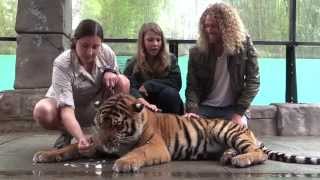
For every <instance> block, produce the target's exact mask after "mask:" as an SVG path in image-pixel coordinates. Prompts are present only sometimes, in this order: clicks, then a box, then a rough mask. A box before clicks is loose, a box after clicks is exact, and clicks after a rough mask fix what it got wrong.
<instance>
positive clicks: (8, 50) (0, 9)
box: [0, 0, 17, 54]
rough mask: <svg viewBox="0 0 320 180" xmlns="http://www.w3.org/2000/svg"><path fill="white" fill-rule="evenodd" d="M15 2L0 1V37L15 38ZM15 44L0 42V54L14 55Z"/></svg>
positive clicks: (8, 0)
mask: <svg viewBox="0 0 320 180" xmlns="http://www.w3.org/2000/svg"><path fill="white" fill-rule="evenodd" d="M16 13H17V1H16V0H1V1H0V24H1V26H0V37H15V36H16V32H15V30H14V27H15V23H16ZM15 44H16V43H12V42H0V54H15V52H16V45H15Z"/></svg>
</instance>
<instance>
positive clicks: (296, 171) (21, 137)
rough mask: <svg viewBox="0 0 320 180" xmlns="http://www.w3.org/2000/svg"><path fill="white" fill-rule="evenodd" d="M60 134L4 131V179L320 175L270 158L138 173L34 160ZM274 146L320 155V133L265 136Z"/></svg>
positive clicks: (0, 164)
mask: <svg viewBox="0 0 320 180" xmlns="http://www.w3.org/2000/svg"><path fill="white" fill-rule="evenodd" d="M55 139H56V134H45V133H37V134H35V133H13V134H6V135H0V179H77V180H81V179H90V180H95V179H120V180H125V179H130V180H134V179H148V180H153V179H168V180H176V179H188V180H196V179H222V180H223V179H228V180H233V179H237V180H239V179H240V180H241V179H246V180H250V179H261V180H264V179H268V180H273V179H279V178H281V179H282V178H286V179H287V178H290V179H307V178H308V179H310V178H314V179H316V178H320V165H319V166H318V165H298V164H287V163H282V162H275V161H271V160H268V161H267V162H266V163H264V164H262V165H257V166H252V167H249V168H243V169H238V168H233V167H227V166H221V165H219V164H218V163H217V162H215V161H175V162H170V163H167V164H163V165H158V166H152V167H146V168H143V169H142V170H141V171H140V172H139V173H136V174H115V173H113V172H112V171H111V167H112V161H110V160H109V161H108V160H94V159H87V160H81V161H76V162H65V163H52V164H33V163H32V156H33V154H34V153H35V152H36V151H37V150H40V149H48V148H50V147H51V146H52V143H53V142H54V141H55ZM260 139H261V140H262V141H263V142H264V143H265V145H266V146H268V147H269V148H271V149H273V150H277V151H282V152H287V153H295V154H301V155H312V156H319V157H320V141H319V139H320V137H262V138H260Z"/></svg>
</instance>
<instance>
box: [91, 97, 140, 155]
mask: <svg viewBox="0 0 320 180" xmlns="http://www.w3.org/2000/svg"><path fill="white" fill-rule="evenodd" d="M143 108H144V105H143V104H141V103H140V102H139V101H138V100H137V99H136V98H134V97H133V96H130V95H128V94H123V93H120V94H116V95H113V96H111V97H110V98H108V99H106V100H105V101H103V102H102V103H101V104H100V105H98V108H97V112H96V115H95V119H94V122H95V127H96V129H97V131H98V135H99V139H100V141H101V143H102V148H103V149H104V151H106V152H107V153H121V152H120V151H122V149H127V150H130V149H129V148H130V147H131V146H132V145H134V144H135V143H136V142H137V141H138V140H139V138H140V136H141V134H142V131H143V126H144V124H145V122H144V119H143V112H144V111H143Z"/></svg>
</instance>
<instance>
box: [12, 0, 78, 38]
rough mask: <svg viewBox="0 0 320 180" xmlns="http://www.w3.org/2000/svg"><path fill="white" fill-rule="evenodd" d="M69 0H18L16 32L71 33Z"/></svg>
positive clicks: (68, 34)
mask: <svg viewBox="0 0 320 180" xmlns="http://www.w3.org/2000/svg"><path fill="white" fill-rule="evenodd" d="M71 26H72V5H71V0H19V1H18V9H17V17H16V27H15V28H16V32H17V33H19V34H20V33H39V32H40V33H45V32H50V33H55V34H62V33H64V34H66V35H67V36H70V35H71V32H72V28H71Z"/></svg>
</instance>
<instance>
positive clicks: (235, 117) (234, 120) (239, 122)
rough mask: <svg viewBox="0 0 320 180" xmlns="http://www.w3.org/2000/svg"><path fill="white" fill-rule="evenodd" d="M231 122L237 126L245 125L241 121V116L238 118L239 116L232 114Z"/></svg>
mask: <svg viewBox="0 0 320 180" xmlns="http://www.w3.org/2000/svg"><path fill="white" fill-rule="evenodd" d="M231 120H232V121H233V122H234V123H237V124H239V125H242V126H243V125H245V124H244V122H243V121H242V116H240V115H239V114H236V113H235V114H233V115H232V117H231Z"/></svg>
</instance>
